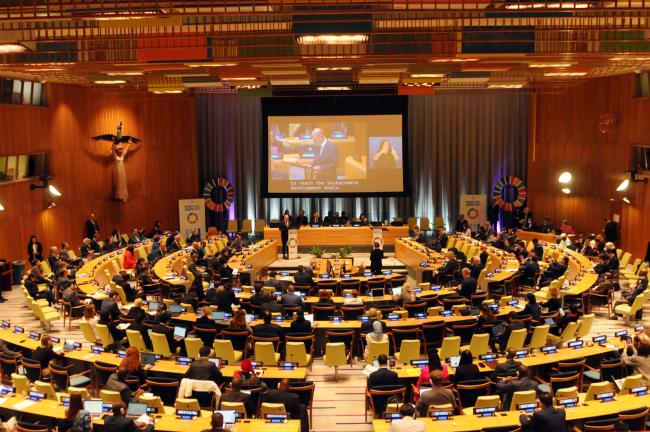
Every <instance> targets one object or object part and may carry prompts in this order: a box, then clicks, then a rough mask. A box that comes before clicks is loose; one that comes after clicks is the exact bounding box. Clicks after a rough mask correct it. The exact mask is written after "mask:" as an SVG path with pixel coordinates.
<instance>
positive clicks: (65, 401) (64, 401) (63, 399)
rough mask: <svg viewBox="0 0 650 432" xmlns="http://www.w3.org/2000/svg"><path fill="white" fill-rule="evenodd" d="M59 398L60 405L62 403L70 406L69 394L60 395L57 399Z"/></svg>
mask: <svg viewBox="0 0 650 432" xmlns="http://www.w3.org/2000/svg"><path fill="white" fill-rule="evenodd" d="M59 400H60V401H61V405H63V406H64V407H69V406H70V397H69V396H61V399H59Z"/></svg>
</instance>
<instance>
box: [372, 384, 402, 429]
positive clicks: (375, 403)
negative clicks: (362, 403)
mask: <svg viewBox="0 0 650 432" xmlns="http://www.w3.org/2000/svg"><path fill="white" fill-rule="evenodd" d="M405 394H406V387H404V386H401V385H385V386H377V387H373V388H369V389H366V408H370V411H371V412H372V416H373V418H381V417H382V416H383V414H384V412H385V411H386V403H387V402H388V400H389V399H390V398H394V397H396V396H397V397H399V398H400V399H399V400H404V395H405ZM366 421H368V410H367V409H366Z"/></svg>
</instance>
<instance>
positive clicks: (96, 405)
mask: <svg viewBox="0 0 650 432" xmlns="http://www.w3.org/2000/svg"><path fill="white" fill-rule="evenodd" d="M103 403H104V401H102V400H101V399H90V400H86V401H84V410H85V411H88V414H90V416H91V417H93V418H99V417H101V415H102V413H103V409H102V408H103Z"/></svg>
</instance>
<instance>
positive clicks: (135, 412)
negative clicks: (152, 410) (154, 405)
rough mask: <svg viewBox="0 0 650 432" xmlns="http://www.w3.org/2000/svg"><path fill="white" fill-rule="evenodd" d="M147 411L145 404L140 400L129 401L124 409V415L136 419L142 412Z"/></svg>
mask: <svg viewBox="0 0 650 432" xmlns="http://www.w3.org/2000/svg"><path fill="white" fill-rule="evenodd" d="M146 413H147V404H146V403H140V402H129V406H128V408H127V409H126V417H127V418H132V419H137V418H138V417H140V416H142V415H143V414H146Z"/></svg>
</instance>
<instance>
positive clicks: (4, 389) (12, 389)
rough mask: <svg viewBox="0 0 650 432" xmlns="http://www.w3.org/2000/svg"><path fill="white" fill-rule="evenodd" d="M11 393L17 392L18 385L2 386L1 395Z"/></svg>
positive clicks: (0, 387) (0, 388)
mask: <svg viewBox="0 0 650 432" xmlns="http://www.w3.org/2000/svg"><path fill="white" fill-rule="evenodd" d="M10 393H16V387H11V386H6V385H3V386H0V395H1V396H7V395H8V394H10Z"/></svg>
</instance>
